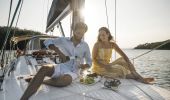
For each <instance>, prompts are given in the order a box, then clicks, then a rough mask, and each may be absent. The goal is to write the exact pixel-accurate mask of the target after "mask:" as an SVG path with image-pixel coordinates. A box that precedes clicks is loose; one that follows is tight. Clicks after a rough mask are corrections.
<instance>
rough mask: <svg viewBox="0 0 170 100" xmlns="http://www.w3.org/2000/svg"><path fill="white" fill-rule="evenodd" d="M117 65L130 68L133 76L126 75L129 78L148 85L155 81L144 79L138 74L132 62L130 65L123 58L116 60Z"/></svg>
mask: <svg viewBox="0 0 170 100" xmlns="http://www.w3.org/2000/svg"><path fill="white" fill-rule="evenodd" d="M116 64H119V65H122V66H124V67H128V69H129V70H130V72H131V74H128V75H126V77H127V78H132V79H135V80H137V81H140V82H142V83H146V84H149V83H150V82H152V81H154V78H143V77H142V76H141V75H140V74H139V73H137V72H136V69H135V67H134V65H133V64H132V63H131V62H130V64H128V63H127V62H126V61H125V60H124V59H123V58H119V59H118V60H116Z"/></svg>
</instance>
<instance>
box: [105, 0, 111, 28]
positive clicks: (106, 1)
mask: <svg viewBox="0 0 170 100" xmlns="http://www.w3.org/2000/svg"><path fill="white" fill-rule="evenodd" d="M105 10H106V19H107V27H108V28H109V17H108V12H107V0H105ZM109 29H110V28H109Z"/></svg>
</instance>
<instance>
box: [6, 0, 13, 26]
mask: <svg viewBox="0 0 170 100" xmlns="http://www.w3.org/2000/svg"><path fill="white" fill-rule="evenodd" d="M12 2H13V0H11V2H10V9H9V15H8V23H7V27H8V25H9V21H10V17H11V9H12Z"/></svg>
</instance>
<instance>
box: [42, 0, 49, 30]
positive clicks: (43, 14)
mask: <svg viewBox="0 0 170 100" xmlns="http://www.w3.org/2000/svg"><path fill="white" fill-rule="evenodd" d="M47 4H48V3H47ZM42 10H43V15H42V25H41V28H42V30H43V27H44V24H43V22H44V14H45V13H44V12H45V0H44V1H43V8H42Z"/></svg>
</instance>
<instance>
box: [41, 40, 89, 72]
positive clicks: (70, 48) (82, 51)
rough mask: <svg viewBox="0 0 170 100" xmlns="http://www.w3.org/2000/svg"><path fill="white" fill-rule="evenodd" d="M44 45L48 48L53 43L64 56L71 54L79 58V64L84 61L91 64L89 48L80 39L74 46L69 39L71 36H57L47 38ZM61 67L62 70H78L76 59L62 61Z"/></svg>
mask: <svg viewBox="0 0 170 100" xmlns="http://www.w3.org/2000/svg"><path fill="white" fill-rule="evenodd" d="M44 44H45V46H46V47H47V48H48V46H49V45H50V44H54V45H55V46H56V47H58V48H59V49H60V50H61V51H62V52H63V53H64V54H65V55H66V56H69V57H71V56H73V57H77V58H79V62H78V63H81V64H84V61H85V62H86V64H89V65H90V66H91V65H92V59H91V54H90V49H89V46H88V44H87V43H86V42H85V41H83V40H81V42H80V43H79V44H78V45H77V46H76V47H75V46H74V44H73V42H72V41H71V38H66V37H59V38H53V39H48V40H45V41H44ZM60 66H61V68H62V69H63V70H68V71H71V72H77V71H78V68H77V67H78V64H77V60H76V59H71V60H70V61H68V62H65V63H62V64H61V65H60Z"/></svg>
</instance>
